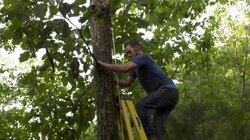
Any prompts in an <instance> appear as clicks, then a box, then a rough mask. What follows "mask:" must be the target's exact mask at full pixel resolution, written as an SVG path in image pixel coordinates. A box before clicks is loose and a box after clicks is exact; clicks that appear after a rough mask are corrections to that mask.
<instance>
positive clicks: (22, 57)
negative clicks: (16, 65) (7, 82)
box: [19, 51, 30, 62]
mask: <svg viewBox="0 0 250 140" xmlns="http://www.w3.org/2000/svg"><path fill="white" fill-rule="evenodd" d="M29 58H30V53H29V52H28V51H26V52H24V53H22V54H21V55H20V57H19V61H20V62H24V61H27V60H28V59H29Z"/></svg>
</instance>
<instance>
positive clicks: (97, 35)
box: [90, 0, 117, 140]
mask: <svg viewBox="0 0 250 140" xmlns="http://www.w3.org/2000/svg"><path fill="white" fill-rule="evenodd" d="M92 4H94V5H95V6H93V7H92V8H93V9H94V10H95V11H96V13H95V14H94V15H93V17H92V18H91V19H90V32H91V41H92V46H93V52H94V55H95V56H96V57H97V59H98V60H101V61H103V62H106V63H112V55H111V48H112V47H113V43H112V33H111V27H110V25H111V18H110V17H109V15H110V13H109V6H108V4H107V0H98V1H94V2H93V3H92ZM94 83H95V93H96V108H97V139H98V140H115V139H117V122H116V116H115V112H116V107H115V90H114V84H113V74H112V73H111V72H108V71H106V70H103V69H101V68H100V67H98V66H96V67H95V74H94Z"/></svg>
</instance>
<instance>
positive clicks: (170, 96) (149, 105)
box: [98, 40, 178, 140]
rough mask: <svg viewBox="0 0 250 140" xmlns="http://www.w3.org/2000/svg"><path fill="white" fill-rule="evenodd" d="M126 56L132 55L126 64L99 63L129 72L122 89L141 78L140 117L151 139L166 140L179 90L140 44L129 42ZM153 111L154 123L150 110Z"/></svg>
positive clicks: (99, 62) (119, 70)
mask: <svg viewBox="0 0 250 140" xmlns="http://www.w3.org/2000/svg"><path fill="white" fill-rule="evenodd" d="M124 51H125V53H127V54H129V55H130V56H131V61H129V62H128V63H127V64H118V65H113V64H107V63H103V62H101V61H98V64H99V65H100V66H102V67H104V68H106V69H109V70H111V71H115V72H123V73H128V72H130V73H129V76H128V78H127V79H122V80H119V86H121V87H129V86H130V85H131V84H132V83H133V82H134V81H135V78H138V79H139V81H140V84H141V85H142V87H143V88H144V90H145V91H146V92H147V93H148V94H147V96H146V97H144V98H143V99H141V100H140V101H139V102H137V104H136V108H137V111H138V115H139V117H140V119H141V122H142V124H143V127H144V130H145V132H146V135H147V137H148V138H149V139H157V140H166V137H165V133H166V132H165V123H166V121H167V118H168V116H169V114H170V112H171V111H172V110H173V108H174V106H175V105H176V103H177V101H178V90H177V88H176V86H175V84H174V83H173V81H172V80H171V79H170V78H169V77H168V76H167V75H166V74H165V73H164V72H163V71H162V70H161V68H160V67H159V66H158V65H157V64H156V63H155V62H154V60H153V59H152V58H150V57H149V56H148V55H147V54H144V53H143V51H142V49H141V46H140V44H139V42H137V41H136V40H130V41H128V42H127V43H125V44H124ZM150 109H154V110H155V113H154V116H153V120H152V119H151V118H150V115H149V113H148V111H149V110H150Z"/></svg>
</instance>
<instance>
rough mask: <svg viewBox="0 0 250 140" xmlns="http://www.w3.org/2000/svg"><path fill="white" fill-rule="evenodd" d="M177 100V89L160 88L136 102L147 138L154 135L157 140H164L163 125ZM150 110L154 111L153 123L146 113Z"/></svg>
mask: <svg viewBox="0 0 250 140" xmlns="http://www.w3.org/2000/svg"><path fill="white" fill-rule="evenodd" d="M178 98H179V97H178V90H177V89H174V88H167V87H160V88H159V89H158V90H157V91H155V92H153V93H150V94H148V95H147V96H146V97H144V98H143V99H142V100H140V101H139V102H137V104H136V108H137V111H138V115H139V117H140V119H141V122H142V125H143V127H144V130H145V133H146V135H147V136H148V137H149V136H150V135H156V136H157V137H158V140H166V136H165V124H166V121H167V119H168V116H169V114H170V112H171V111H172V110H173V108H174V107H175V105H176V103H177V101H178ZM151 109H154V110H155V113H154V116H153V121H152V119H151V118H150V115H149V113H148V111H149V110H151Z"/></svg>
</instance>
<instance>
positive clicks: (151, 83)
mask: <svg viewBox="0 0 250 140" xmlns="http://www.w3.org/2000/svg"><path fill="white" fill-rule="evenodd" d="M131 62H133V63H135V64H137V65H138V67H137V68H136V69H135V70H133V71H131V72H130V74H129V75H130V76H132V77H134V78H136V77H138V79H139V81H140V83H141V85H142V87H143V88H144V90H145V91H146V92H147V93H152V92H154V91H156V90H157V89H159V88H160V87H161V86H166V87H168V88H176V86H175V84H174V82H173V81H172V80H171V79H170V78H169V77H168V76H167V75H166V74H165V73H164V72H163V70H162V69H161V68H160V67H159V66H158V65H157V64H156V63H155V62H154V60H153V59H152V58H151V57H149V56H148V55H146V54H141V55H137V56H135V57H132V59H131Z"/></svg>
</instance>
